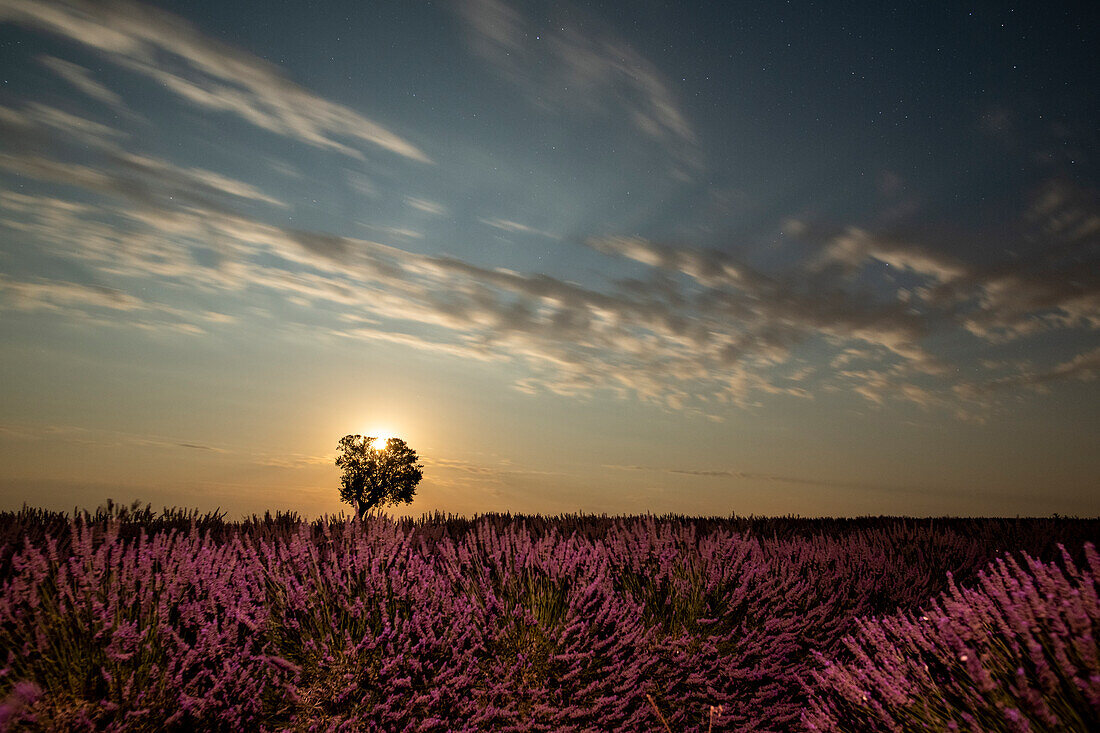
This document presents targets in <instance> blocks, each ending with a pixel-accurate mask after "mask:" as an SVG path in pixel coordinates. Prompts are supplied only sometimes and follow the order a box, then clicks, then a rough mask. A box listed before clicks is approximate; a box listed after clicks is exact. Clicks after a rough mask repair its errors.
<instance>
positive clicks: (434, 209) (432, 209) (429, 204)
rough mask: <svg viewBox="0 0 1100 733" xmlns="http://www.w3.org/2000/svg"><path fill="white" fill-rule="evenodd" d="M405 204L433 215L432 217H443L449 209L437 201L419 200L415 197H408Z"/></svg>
mask: <svg viewBox="0 0 1100 733" xmlns="http://www.w3.org/2000/svg"><path fill="white" fill-rule="evenodd" d="M405 203H406V204H408V205H409V206H411V207H412V208H414V209H416V210H417V211H422V212H424V213H425V214H431V215H432V216H443V215H445V214H446V213H447V207H446V206H444V205H443V204H440V203H436V202H435V201H429V200H428V199H422V198H417V197H415V196H406V197H405Z"/></svg>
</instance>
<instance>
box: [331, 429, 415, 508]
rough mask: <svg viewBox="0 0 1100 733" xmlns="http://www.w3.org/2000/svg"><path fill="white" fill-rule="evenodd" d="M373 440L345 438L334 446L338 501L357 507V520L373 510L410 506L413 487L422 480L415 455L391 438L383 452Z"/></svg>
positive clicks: (405, 446)
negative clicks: (397, 505) (403, 504)
mask: <svg viewBox="0 0 1100 733" xmlns="http://www.w3.org/2000/svg"><path fill="white" fill-rule="evenodd" d="M375 440H376V438H373V437H370V436H368V437H363V436H361V435H345V436H344V437H343V438H341V439H340V444H339V445H338V446H337V450H339V452H340V455H338V456H337V457H336V467H337V468H340V469H343V471H344V475H343V476H341V477H340V501H343V502H345V503H347V504H351V505H352V506H354V507H356V510H357V511H358V513H359V516H360V518H362V517H364V516H365V515H366V514H367V512H368V511H370V510H371V509H373V508H374V507H376V506H385V505H386V504H399V503H401V502H404V503H406V504H409V503H411V502H412V500H413V495H414V494H415V493H416V485H417V484H419V483H420V479H422V478H423V477H424V471H423V470H422V469H423V468H424V466H422V465H421V464H419V463H417V462H416V461H417V456H416V451H414V450H413V449H412V448H410V447H409V446H408V444H407V443H406V442H405V441H403V440H401V439H400V438H390V439H389V440H387V441H386V445H385V446H384V447H382V448H376V447H374V442H375Z"/></svg>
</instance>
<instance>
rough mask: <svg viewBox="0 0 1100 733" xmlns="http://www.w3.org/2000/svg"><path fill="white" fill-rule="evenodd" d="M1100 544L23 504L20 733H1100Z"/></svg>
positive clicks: (13, 580)
mask: <svg viewBox="0 0 1100 733" xmlns="http://www.w3.org/2000/svg"><path fill="white" fill-rule="evenodd" d="M1098 536H1100V521H1098V520H1078V519H1064V518H1062V519H1059V518H1054V519H1019V520H1001V519H989V520H968V519H936V520H928V519H922V520H913V519H893V518H863V519H849V520H830V519H823V520H806V519H795V518H779V519H757V518H736V517H735V518H727V519H693V518H685V517H676V516H668V517H651V516H647V517H603V516H562V517H556V518H546V517H540V516H505V515H489V516H483V517H479V518H474V519H464V518H454V517H444V516H435V517H424V518H422V519H421V520H416V521H413V520H401V521H397V520H392V519H388V518H385V517H370V518H368V519H367V520H366V521H362V522H360V521H358V520H354V521H345V520H320V521H315V522H304V521H299V520H298V519H297V518H296V517H294V516H287V515H279V516H274V517H272V516H266V517H263V518H260V517H255V518H253V519H252V520H249V521H244V522H228V521H225V520H224V519H223V518H222V517H220V516H217V515H206V516H200V515H198V514H196V513H189V512H184V511H178V510H171V511H165V512H163V513H159V514H158V513H155V512H152V511H149V510H148V509H144V510H142V509H139V508H121V509H119V508H111V509H109V510H102V511H100V512H99V513H98V514H96V515H87V514H84V515H81V516H78V517H76V518H75V519H73V518H70V517H67V516H65V515H62V514H53V513H48V512H43V511H37V510H29V509H25V510H23V511H21V512H18V513H6V514H3V515H0V579H2V585H3V588H2V590H0V655H2V670H0V699H2V700H3V703H2V708H0V727H2V728H3V729H6V730H24V729H26V730H89V729H96V730H384V731H405V730H407V731H450V730H469V731H475V730H483V731H484V730H512V731H532V730H534V731H582V730H597V731H599V730H627V731H635V730H637V731H643V730H644V731H653V730H665V729H666V722H665V721H667V726H668V728H669V729H671V730H673V731H705V730H708V728H712V729H713V730H722V731H804V730H811V731H925V730H960V731H1082V732H1083V731H1090V730H1092V731H1095V730H1100V652H1098V643H1097V640H1098V639H1100V604H1098V600H1097V592H1098V589H1100V582H1098V581H1100V557H1098V556H1097V553H1096V550H1095V548H1094V546H1093V543H1095V542H1096V540H1097V537H1098ZM651 699H652V702H650V700H651ZM659 716H663V718H664V719H665V721H662V719H661V717H659Z"/></svg>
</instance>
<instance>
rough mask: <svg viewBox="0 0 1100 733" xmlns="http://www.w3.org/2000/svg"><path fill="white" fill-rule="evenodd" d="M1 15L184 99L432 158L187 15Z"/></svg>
mask: <svg viewBox="0 0 1100 733" xmlns="http://www.w3.org/2000/svg"><path fill="white" fill-rule="evenodd" d="M0 22H10V23H18V24H20V25H24V26H27V27H31V28H35V29H37V30H40V31H45V32H48V33H53V34H55V35H58V36H61V37H63V38H65V39H67V40H70V41H74V42H76V43H79V44H82V45H84V46H86V47H88V48H90V49H92V50H94V51H96V52H98V53H100V54H101V55H103V56H104V57H105V58H107V59H109V60H111V61H113V62H114V63H116V64H119V65H120V66H123V67H125V68H127V69H130V70H132V71H135V72H137V73H139V74H141V75H144V76H146V77H147V78H149V79H150V80H152V81H155V82H157V83H158V84H159V85H160V86H161V87H162V88H164V89H166V90H168V91H170V92H172V93H173V94H174V95H176V96H177V97H178V98H179V99H181V100H184V101H186V102H188V103H190V104H194V105H197V106H199V107H203V108H205V109H208V110H214V111H219V112H224V113H227V114H232V115H235V116H237V117H238V118H240V119H242V120H245V121H246V122H249V123H251V124H253V125H255V126H256V127H259V128H261V129H264V130H267V131H269V132H272V133H275V134H278V135H283V136H286V137H289V138H293V139H296V140H298V141H300V142H303V143H306V144H308V145H312V146H315V147H320V148H328V149H331V150H336V151H339V152H341V153H343V154H345V155H349V156H352V157H355V158H362V157H363V156H362V153H361V152H360V151H359V150H358V149H356V148H354V147H352V146H351V145H350V144H349V143H346V142H342V141H341V140H350V141H358V142H363V143H367V144H369V145H373V146H377V147H379V148H381V149H383V150H387V151H389V152H391V153H394V154H396V155H399V156H402V157H404V158H407V159H410V160H414V161H417V162H421V163H430V162H431V159H430V158H429V157H428V156H427V155H426V154H425V153H424V152H423V151H421V150H420V149H419V148H418V147H416V146H415V145H413V144H412V143H410V142H409V141H407V140H405V139H404V138H402V137H400V136H399V135H396V134H395V133H393V132H391V131H390V130H388V129H386V128H385V127H383V126H382V125H380V124H378V123H376V122H374V121H372V120H370V119H368V118H366V117H364V116H362V115H360V114H359V113H358V112H355V111H354V110H351V109H349V108H347V107H345V106H343V105H340V104H336V103H334V102H331V101H329V100H326V99H324V98H322V97H319V96H317V95H316V94H314V93H312V92H310V91H308V90H306V89H304V88H302V87H300V86H298V85H297V84H294V83H293V82H292V81H290V80H289V79H287V78H286V77H285V76H283V75H282V74H281V73H280V72H279V71H278V70H277V69H276V68H275V67H274V66H272V65H271V64H268V63H267V62H265V61H263V60H261V59H258V58H256V57H255V56H252V55H250V54H247V53H245V52H243V51H240V50H237V49H235V48H232V47H229V46H227V45H225V44H222V43H219V42H218V41H215V40H213V39H211V38H208V37H206V36H204V35H203V34H202V33H200V32H199V31H198V29H196V28H195V27H194V26H193V25H191V24H190V23H188V22H187V21H185V20H184V19H182V18H180V17H178V16H175V15H172V14H170V13H167V12H164V11H161V10H158V9H155V8H151V7H149V6H146V5H142V4H139V3H134V2H126V1H123V0H112V1H108V2H91V1H90V0H71V1H70V2H54V1H53V0H0ZM164 59H170V60H171V63H170V64H165V63H164V62H163V60H164ZM44 63H46V64H47V66H48V67H49V68H51V69H52V70H53V71H55V73H58V74H60V75H62V76H63V78H65V79H66V80H67V81H69V82H70V83H73V84H77V85H78V86H80V87H81V88H82V90H83V91H85V92H86V93H90V94H92V95H93V96H96V97H97V98H99V99H101V100H102V101H110V102H117V95H113V94H112V93H110V92H109V90H105V89H103V88H101V87H100V86H98V85H96V84H95V83H94V82H92V81H91V80H90V79H89V78H88V76H87V75H86V74H82V73H81V71H80V69H79V68H74V66H73V65H72V64H66V63H65V62H61V63H58V62H56V61H45V62H44ZM169 68H172V69H174V70H172V71H170V70H169ZM185 74H186V75H185ZM104 91H107V93H106V94H105V93H104Z"/></svg>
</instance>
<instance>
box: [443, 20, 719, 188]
mask: <svg viewBox="0 0 1100 733" xmlns="http://www.w3.org/2000/svg"><path fill="white" fill-rule="evenodd" d="M455 7H456V8H457V10H458V13H459V16H460V17H461V18H462V19H463V20H464V22H465V24H466V27H467V29H468V31H469V37H470V41H471V45H472V48H473V49H474V51H475V52H476V53H477V54H478V55H479V56H480V57H481V58H483V59H484V60H485V61H487V62H488V63H490V64H491V65H492V66H493V68H494V69H496V70H497V71H498V72H499V73H500V74H501V75H502V76H503V77H504V78H506V79H508V80H510V81H512V82H513V83H515V84H516V85H517V86H519V87H520V89H522V90H523V91H524V92H525V93H526V94H527V95H528V98H529V99H530V100H531V101H532V102H533V103H534V104H536V105H538V106H540V107H543V108H545V109H550V110H554V111H557V112H561V113H564V114H579V115H582V116H600V117H604V118H618V119H623V120H626V121H627V122H628V123H629V124H630V125H631V127H633V129H634V130H635V132H637V133H640V134H641V135H642V136H644V138H645V139H646V140H648V141H650V142H651V143H652V142H656V143H658V144H660V145H661V146H662V148H663V149H664V150H665V151H666V152H667V153H668V154H669V155H670V156H671V157H672V158H673V160H674V161H675V162H676V166H677V167H678V169H677V170H676V171H675V173H676V174H677V175H678V176H680V177H685V178H686V177H688V176H689V175H690V173H691V172H693V171H695V170H697V169H699V168H701V167H702V159H701V156H700V155H699V151H698V148H697V144H696V136H695V132H694V130H693V129H692V126H691V125H690V124H689V123H688V121H687V119H686V117H685V115H684V114H683V112H681V110H680V106H679V104H678V103H677V101H676V97H675V94H674V93H673V91H672V88H671V87H670V85H669V83H668V81H667V80H666V79H665V77H664V75H663V74H661V72H660V71H659V70H658V69H657V67H656V66H654V64H653V63H652V62H650V61H649V60H648V59H646V58H645V57H643V56H642V55H641V54H640V53H638V51H636V50H635V49H634V48H633V47H632V46H630V45H629V44H627V43H626V42H625V41H623V40H621V39H619V38H617V37H616V36H615V35H614V34H612V33H611V32H610V31H607V30H594V29H596V28H598V27H599V24H598V23H597V21H596V19H595V18H586V19H585V21H584V22H574V19H576V18H577V17H578V16H579V15H580V14H581V11H580V10H579V9H578V8H575V7H572V6H570V7H568V8H565V6H562V5H561V4H559V5H558V6H556V7H557V11H558V12H557V13H556V14H555V17H557V16H560V17H561V18H563V19H567V20H562V21H561V22H554V20H553V19H551V21H550V22H546V21H545V20H544V19H542V18H539V19H536V18H535V17H528V16H526V15H524V14H523V13H521V12H520V11H519V10H518V9H517V8H516V7H515V6H512V5H510V4H508V3H505V2H503V0H463V2H459V3H458V4H457V5H456V6H455Z"/></svg>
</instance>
